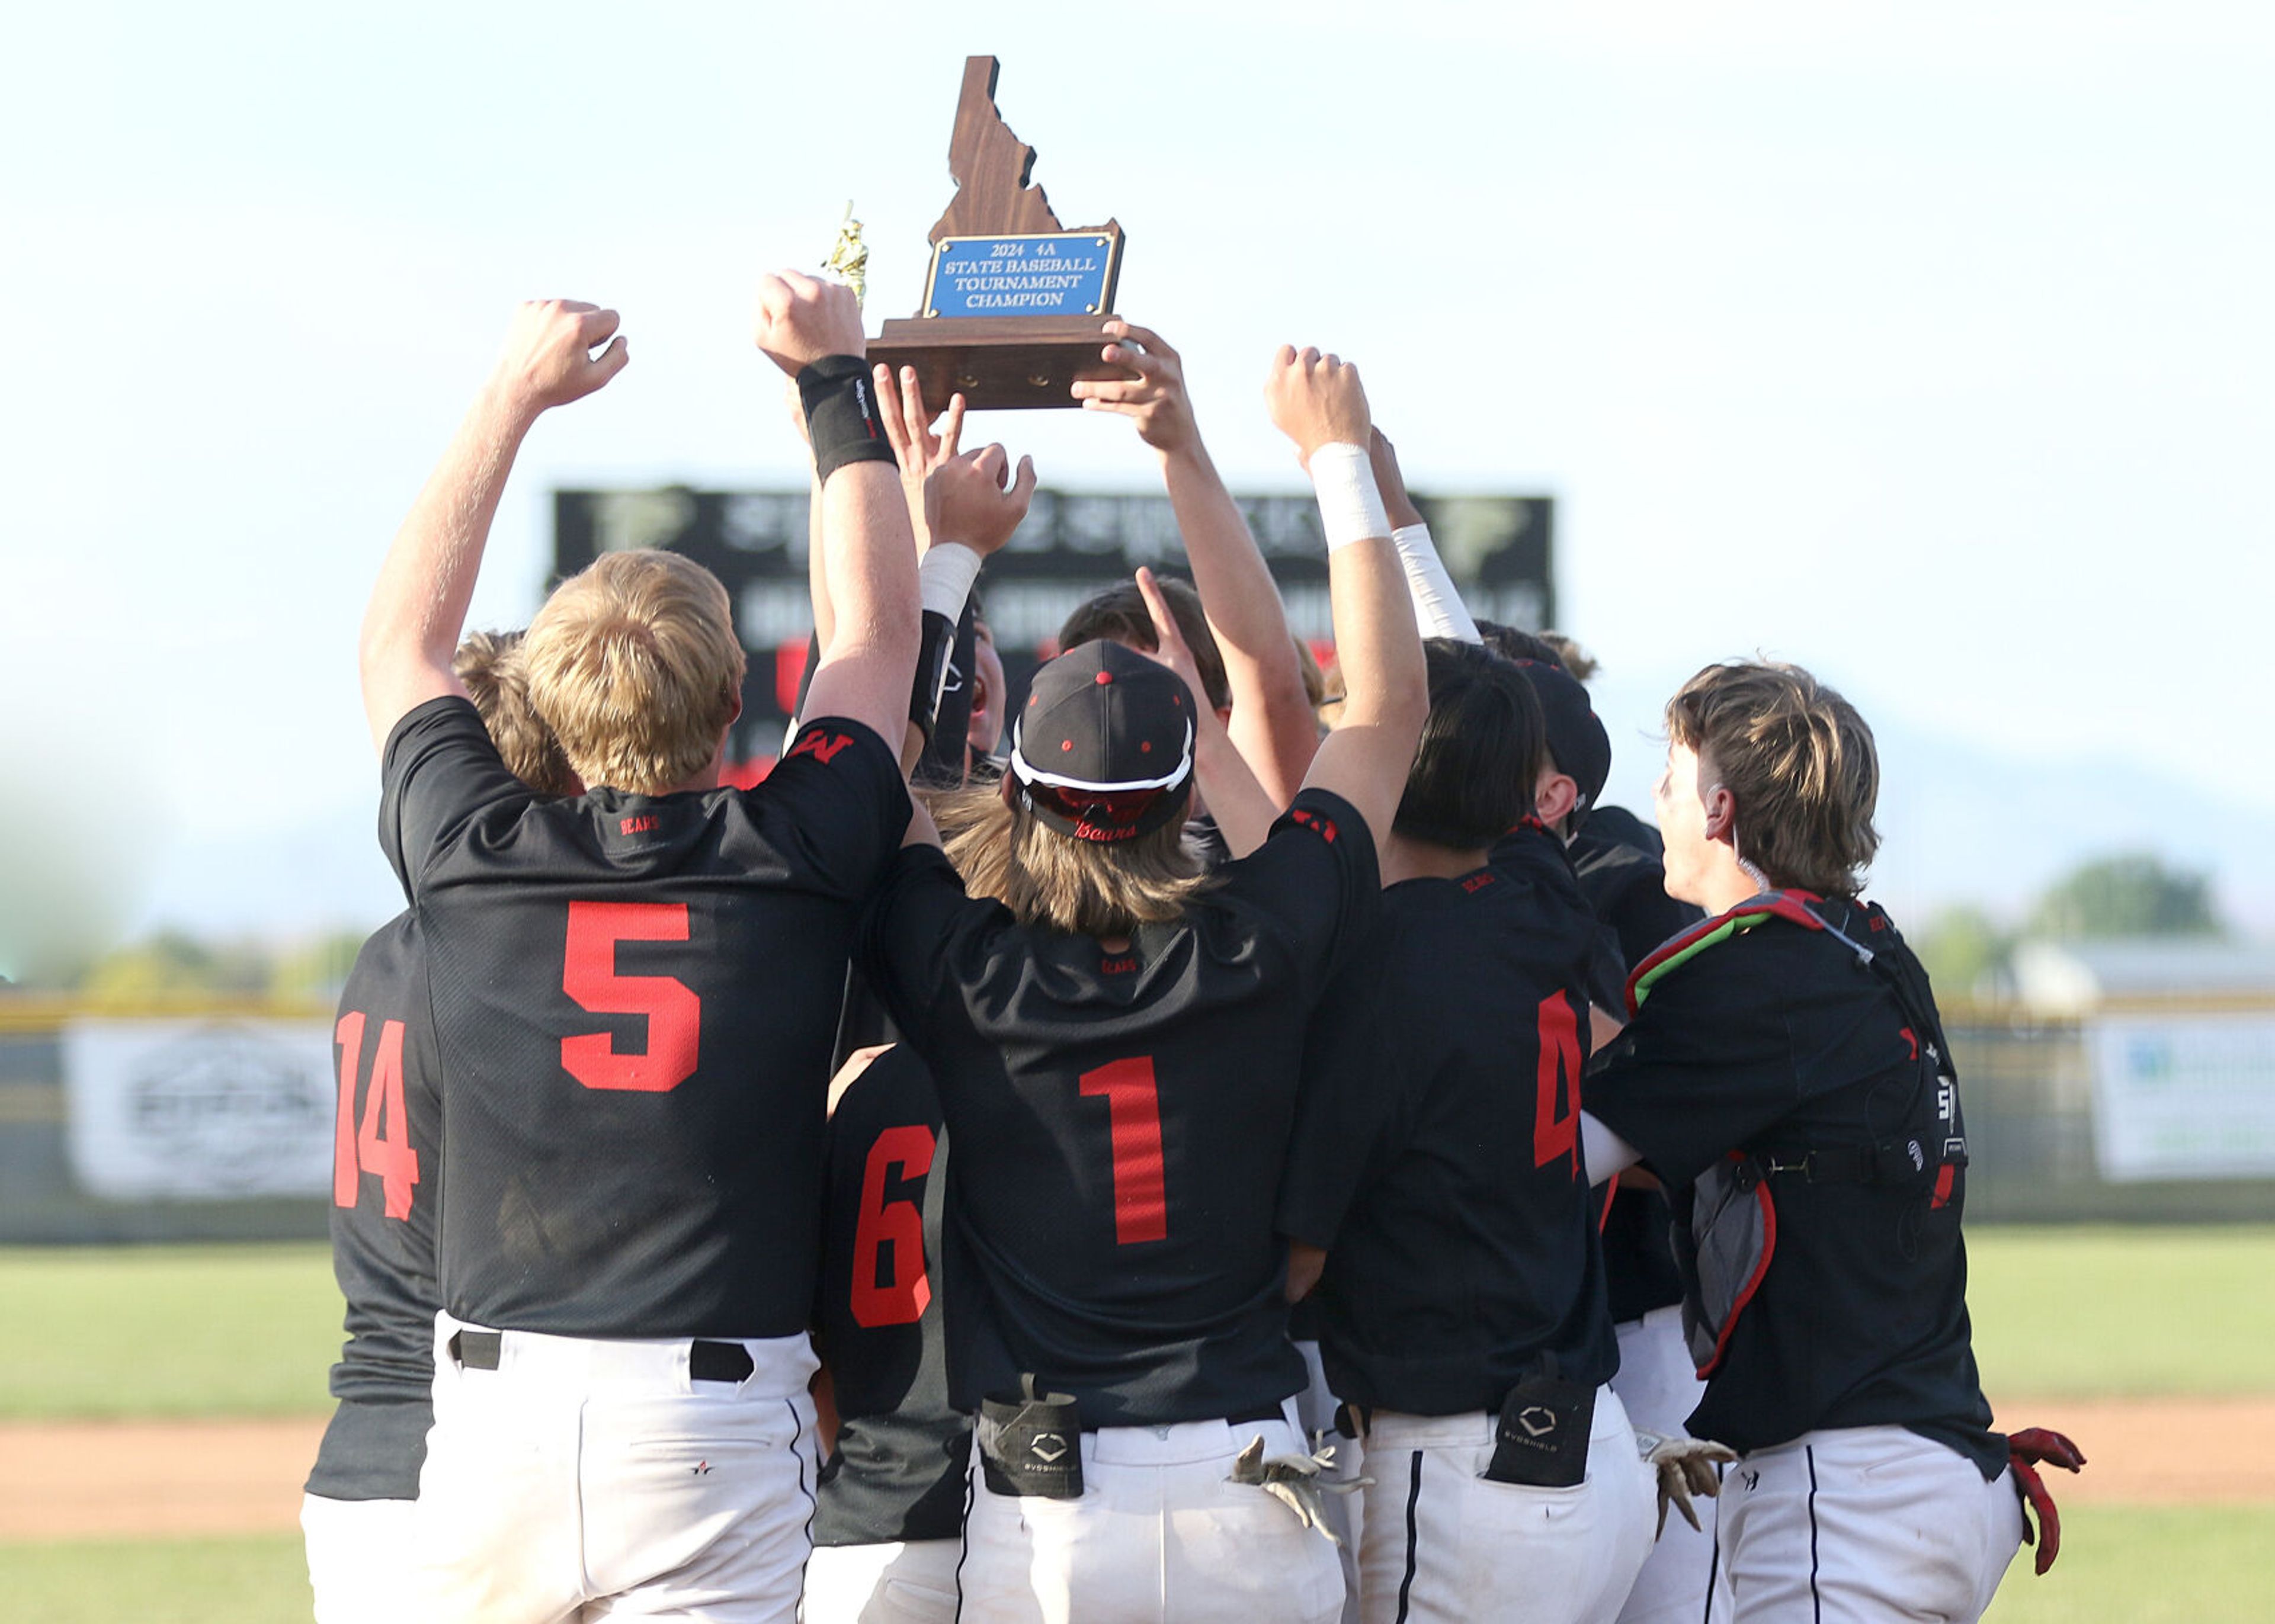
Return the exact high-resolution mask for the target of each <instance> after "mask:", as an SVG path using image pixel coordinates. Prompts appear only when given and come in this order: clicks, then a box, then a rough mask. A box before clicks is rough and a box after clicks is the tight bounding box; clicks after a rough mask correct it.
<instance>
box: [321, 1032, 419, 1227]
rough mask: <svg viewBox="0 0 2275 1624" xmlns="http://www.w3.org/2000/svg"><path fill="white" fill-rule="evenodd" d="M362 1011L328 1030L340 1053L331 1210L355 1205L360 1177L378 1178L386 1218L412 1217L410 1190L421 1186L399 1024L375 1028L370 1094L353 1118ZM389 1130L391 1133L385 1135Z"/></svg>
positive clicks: (361, 1050)
mask: <svg viewBox="0 0 2275 1624" xmlns="http://www.w3.org/2000/svg"><path fill="white" fill-rule="evenodd" d="M365 1024H366V1021H365V1016H364V1013H363V1011H362V1010H360V1009H351V1010H349V1011H348V1012H347V1013H346V1014H345V1015H344V1016H341V1017H340V1023H339V1024H338V1025H337V1026H336V1027H334V1028H333V1029H332V1041H333V1042H334V1043H336V1044H337V1045H338V1046H339V1049H340V1106H339V1113H338V1114H337V1115H336V1116H335V1117H334V1118H333V1121H332V1205H335V1206H353V1205H355V1204H356V1198H357V1197H358V1195H359V1193H360V1192H361V1190H362V1189H363V1175H365V1174H367V1173H375V1174H377V1175H379V1185H380V1190H381V1193H382V1195H383V1196H384V1197H385V1199H386V1202H387V1215H388V1216H389V1218H395V1219H404V1218H408V1217H410V1216H411V1187H412V1185H413V1184H416V1183H417V1182H419V1152H417V1151H416V1150H414V1149H412V1144H411V1118H410V1114H409V1113H408V1112H406V1111H405V1110H404V1107H403V1023H402V1022H400V1021H388V1022H385V1023H382V1025H381V1026H380V1029H379V1053H378V1054H376V1055H374V1057H373V1059H372V1063H371V1092H370V1093H368V1094H367V1095H366V1096H365V1097H364V1102H363V1116H362V1118H361V1120H360V1121H359V1120H358V1118H357V1116H356V1074H357V1073H358V1072H359V1070H360V1069H362V1067H363V1030H364V1026H365ZM390 1128H392V1129H394V1131H393V1132H392V1133H391V1134H390V1133H389V1131H388V1130H389V1129H390Z"/></svg>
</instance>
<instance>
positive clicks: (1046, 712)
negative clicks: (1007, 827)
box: [1003, 640, 1193, 842]
mask: <svg viewBox="0 0 2275 1624" xmlns="http://www.w3.org/2000/svg"><path fill="white" fill-rule="evenodd" d="M1192 791H1193V696H1192V695H1191V693H1190V691H1187V689H1186V687H1185V683H1184V679H1183V677H1181V676H1178V675H1177V674H1176V673H1175V671H1172V670H1171V669H1169V668H1168V667H1167V666H1165V665H1163V664H1162V663H1161V662H1160V661H1158V660H1153V659H1149V658H1147V657H1146V656H1145V655H1144V654H1141V653H1138V651H1137V650H1135V649H1133V648H1127V647H1124V646H1122V644H1119V643H1113V642H1107V641H1104V640H1100V641H1099V642H1095V643H1085V644H1083V645H1081V646H1079V647H1077V648H1070V649H1069V650H1068V651H1067V652H1066V653H1063V654H1061V655H1060V656H1059V657H1058V658H1057V659H1055V660H1054V661H1050V663H1048V664H1047V665H1046V666H1044V667H1043V668H1041V669H1040V670H1039V671H1037V672H1036V673H1035V680H1034V682H1033V683H1032V684H1030V686H1029V687H1028V689H1027V702H1026V704H1025V705H1024V706H1022V707H1021V709H1020V711H1019V714H1017V716H1015V717H1013V718H1012V720H1011V761H1010V770H1009V772H1007V773H1005V774H1004V775H1003V792H1004V795H1005V796H1006V797H1017V804H1019V805H1021V806H1024V808H1025V809H1026V810H1027V811H1028V812H1032V813H1033V814H1034V815H1035V817H1036V818H1038V819H1039V820H1041V821H1042V822H1043V823H1044V824H1046V825H1047V826H1048V827H1051V828H1054V829H1056V830H1057V831H1058V832H1059V833H1060V834H1062V835H1070V836H1072V837H1073V838H1074V839H1076V840H1089V841H1100V842H1112V841H1124V840H1135V839H1136V838H1137V837H1138V835H1147V834H1151V833H1152V832H1153V830H1155V829H1158V828H1160V827H1161V826H1162V825H1163V824H1165V823H1167V822H1168V821H1169V820H1170V819H1172V818H1174V817H1175V816H1177V815H1178V814H1179V813H1180V812H1183V810H1184V808H1185V804H1186V802H1188V801H1189V800H1190V799H1191V798H1192Z"/></svg>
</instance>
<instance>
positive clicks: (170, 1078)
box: [63, 1019, 334, 1201]
mask: <svg viewBox="0 0 2275 1624" xmlns="http://www.w3.org/2000/svg"><path fill="white" fill-rule="evenodd" d="M63 1061H64V1090H65V1093H66V1095H67V1097H68V1099H69V1108H70V1122H71V1128H70V1144H71V1160H72V1172H73V1173H74V1174H75V1175H77V1177H78V1179H79V1184H80V1186H81V1187H82V1188H83V1189H85V1190H87V1193H88V1194H90V1195H94V1196H102V1197H107V1198H109V1199H111V1200H115V1201H147V1200H151V1199H161V1200H197V1199H208V1200H210V1199H221V1198H228V1197H246V1196H322V1195H328V1194H329V1192H330V1190H331V1187H332V1114H333V1107H334V1088H333V1084H332V1081H331V1070H332V1035H331V1029H330V1028H329V1026H328V1025H327V1024H326V1023H323V1022H321V1021H264V1020H214V1019H206V1020H165V1021H129V1020H115V1021H112V1020H87V1021H74V1022H72V1023H71V1024H70V1025H69V1026H67V1027H65V1028H64V1034H63Z"/></svg>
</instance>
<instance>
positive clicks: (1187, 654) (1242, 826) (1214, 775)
mask: <svg viewBox="0 0 2275 1624" xmlns="http://www.w3.org/2000/svg"><path fill="white" fill-rule="evenodd" d="M1138 595H1139V596H1140V597H1142V598H1144V599H1145V609H1146V612H1147V613H1148V614H1150V615H1152V616H1153V643H1154V653H1153V658H1154V659H1156V660H1158V661H1160V662H1161V663H1162V664H1163V665H1165V666H1167V667H1168V668H1169V669H1171V670H1172V671H1175V673H1176V674H1177V675H1178V676H1182V677H1183V678H1184V679H1185V686H1186V687H1187V688H1189V689H1190V690H1191V691H1192V693H1193V697H1194V705H1195V708H1196V709H1198V711H1199V713H1200V714H1198V716H1196V717H1195V718H1194V719H1193V776H1194V781H1195V782H1196V783H1197V784H1198V787H1199V789H1200V792H1201V796H1202V798H1203V799H1204V800H1206V802H1207V803H1208V809H1209V815H1210V816H1211V817H1213V818H1214V819H1215V820H1216V827H1217V833H1218V834H1220V835H1223V836H1224V843H1225V844H1226V845H1227V846H1228V847H1230V848H1231V850H1232V855H1233V856H1235V857H1246V856H1247V855H1248V854H1249V853H1250V852H1251V851H1253V850H1256V849H1257V848H1258V846H1260V845H1262V844H1263V843H1264V842H1265V838H1266V836H1267V835H1270V834H1271V833H1272V824H1273V820H1274V819H1276V818H1278V817H1279V816H1280V813H1281V811H1282V809H1283V808H1284V807H1285V806H1286V805H1287V802H1286V801H1281V800H1279V799H1276V798H1274V797H1273V796H1272V795H1271V794H1269V793H1268V792H1267V791H1266V789H1265V788H1264V786H1263V785H1261V784H1259V783H1258V782H1256V774H1255V773H1254V772H1253V771H1251V769H1250V767H1249V765H1248V760H1247V758H1246V757H1244V756H1243V755H1242V754H1241V753H1240V751H1239V749H1238V747H1237V746H1236V745H1235V744H1233V742H1232V738H1231V736H1230V734H1229V733H1228V732H1227V730H1226V729H1225V725H1224V723H1223V722H1222V721H1220V720H1219V719H1218V717H1217V714H1216V713H1215V712H1214V711H1213V710H1211V709H1210V708H1209V707H1208V706H1206V705H1202V704H1200V703H1199V699H1200V691H1201V674H1200V668H1199V666H1198V664H1197V663H1195V661H1194V660H1193V651H1192V650H1191V648H1190V647H1189V646H1187V645H1186V643H1185V634H1184V633H1183V632H1182V631H1179V630H1178V629H1177V617H1176V616H1175V615H1173V614H1171V613H1170V612H1169V601H1168V599H1166V598H1164V597H1162V596H1161V588H1160V583H1158V582H1156V581H1155V580H1154V578H1153V571H1152V570H1147V569H1143V568H1141V569H1139V570H1138ZM1294 798H1295V797H1293V796H1289V797H1288V799H1289V800H1293V799H1294Z"/></svg>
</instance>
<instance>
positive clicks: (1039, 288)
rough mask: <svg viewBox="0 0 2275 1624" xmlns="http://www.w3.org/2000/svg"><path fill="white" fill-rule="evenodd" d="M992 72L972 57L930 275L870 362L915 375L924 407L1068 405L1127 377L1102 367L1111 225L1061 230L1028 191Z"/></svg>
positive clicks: (1030, 151)
mask: <svg viewBox="0 0 2275 1624" xmlns="http://www.w3.org/2000/svg"><path fill="white" fill-rule="evenodd" d="M995 75H996V63H995V58H994V57H969V58H967V59H966V60H965V62H964V91H963V95H962V97H961V99H960V100H959V101H958V102H957V103H956V132H955V134H954V136H953V137H952V138H950V140H949V148H948V167H949V173H950V174H952V175H953V176H954V177H955V178H956V196H955V197H954V199H952V200H950V201H949V206H948V211H947V213H945V214H943V215H941V217H940V221H939V223H937V224H935V225H934V226H933V229H932V245H933V252H932V268H931V269H930V271H929V273H928V274H927V275H926V277H925V296H924V303H923V304H921V305H919V306H918V307H917V313H916V315H915V316H914V317H912V318H909V319H905V320H895V321H887V322H886V323H885V324H884V329H883V331H881V333H879V334H878V336H876V337H875V338H874V339H873V340H871V341H870V344H869V359H871V360H873V361H878V362H881V363H882V364H883V365H885V366H890V367H892V368H894V369H895V370H896V371H898V370H899V369H901V368H902V367H913V368H915V369H916V374H917V379H918V383H919V384H920V385H921V386H922V388H923V389H924V397H925V399H926V402H928V403H929V404H931V405H932V406H933V408H934V409H938V408H940V407H942V406H944V405H946V404H947V402H948V397H949V396H950V395H952V394H961V395H963V397H964V404H965V405H967V406H968V407H970V408H971V409H972V410H973V411H988V410H993V409H1000V408H1003V407H1017V406H1072V405H1074V404H1077V403H1076V401H1075V399H1074V396H1073V394H1072V389H1071V386H1072V385H1073V384H1074V382H1075V381H1077V379H1082V378H1128V377H1130V376H1131V375H1132V374H1130V372H1129V370H1128V369H1127V368H1124V367H1122V366H1116V365H1115V364H1114V363H1113V362H1112V361H1109V360H1107V359H1105V354H1106V349H1107V343H1108V340H1107V337H1106V334H1105V327H1106V323H1107V320H1108V318H1109V317H1111V316H1112V314H1113V312H1114V286H1115V279H1116V278H1117V277H1118V276H1119V275H1120V273H1121V269H1122V228H1121V226H1120V225H1119V224H1117V223H1115V222H1114V221H1111V220H1109V221H1107V223H1105V224H1104V225H1100V226H1091V227H1087V228H1085V229H1084V230H1078V231H1069V230H1067V229H1066V228H1065V227H1064V226H1062V225H1061V224H1060V223H1059V217H1058V216H1057V215H1055V214H1054V213H1052V212H1051V206H1050V200H1048V199H1047V198H1046V197H1045V196H1044V195H1043V189H1042V188H1041V187H1040V186H1035V185H1029V184H1028V182H1027V177H1028V173H1029V171H1030V170H1032V169H1033V167H1034V162H1035V149H1034V148H1033V147H1029V146H1027V145H1025V144H1024V143H1023V142H1022V141H1021V140H1019V138H1018V137H1017V136H1016V135H1014V134H1013V133H1012V132H1011V129H1010V126H1009V125H1006V124H1005V123H1004V122H1003V118H1002V115H1001V114H1000V113H998V112H997V111H996V110H995Z"/></svg>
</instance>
